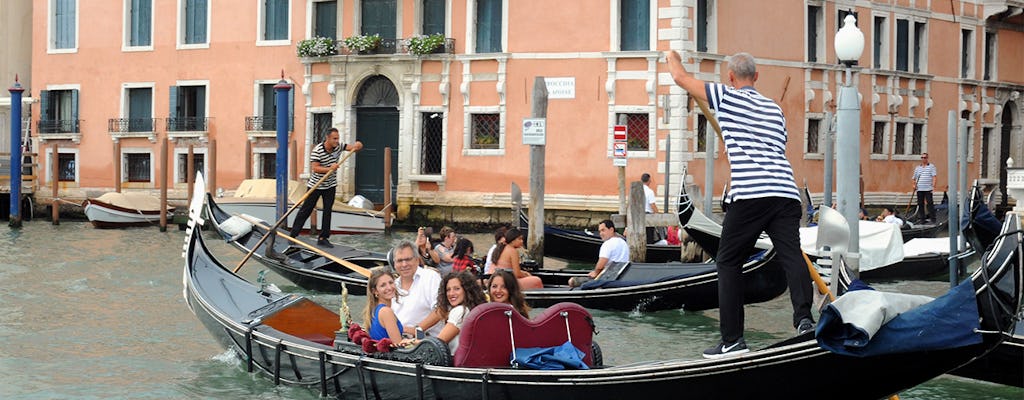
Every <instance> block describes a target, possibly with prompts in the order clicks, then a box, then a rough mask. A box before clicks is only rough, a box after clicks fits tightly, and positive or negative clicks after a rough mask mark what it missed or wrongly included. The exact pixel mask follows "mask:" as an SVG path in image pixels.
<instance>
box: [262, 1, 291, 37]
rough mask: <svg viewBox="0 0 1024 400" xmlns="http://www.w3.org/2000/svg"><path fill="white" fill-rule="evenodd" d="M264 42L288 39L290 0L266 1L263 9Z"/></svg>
mask: <svg viewBox="0 0 1024 400" xmlns="http://www.w3.org/2000/svg"><path fill="white" fill-rule="evenodd" d="M263 9H264V11H265V13H266V15H265V16H264V27H263V35H264V37H263V38H264V40H284V39H287V38H288V0H266V1H265V2H264V7H263Z"/></svg>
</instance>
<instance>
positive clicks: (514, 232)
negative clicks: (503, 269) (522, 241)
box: [491, 228, 523, 265]
mask: <svg viewBox="0 0 1024 400" xmlns="http://www.w3.org/2000/svg"><path fill="white" fill-rule="evenodd" d="M520 236H523V233H522V232H520V231H519V229H518V228H511V229H509V230H508V231H506V232H505V243H498V245H497V246H496V247H494V251H492V252H491V260H493V261H494V265H498V259H499V258H501V252H502V251H505V246H508V245H509V244H511V243H512V242H513V241H514V240H516V239H518V238H519V237H520Z"/></svg>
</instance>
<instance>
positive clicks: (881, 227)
mask: <svg viewBox="0 0 1024 400" xmlns="http://www.w3.org/2000/svg"><path fill="white" fill-rule="evenodd" d="M859 228H860V251H859V252H860V270H861V271H866V270H870V269H873V268H877V267H882V266H886V265H890V264H895V263H897V262H900V261H902V260H903V257H905V256H906V254H904V252H903V234H902V233H901V232H900V228H899V226H897V225H896V224H889V223H885V222H874V221H860V226H859ZM817 241H818V227H817V226H813V227H807V228H800V248H801V249H803V250H804V252H805V253H807V254H808V255H813V256H818V257H826V256H831V254H830V252H826V251H824V249H819V248H818V247H817ZM947 247H948V246H947Z"/></svg>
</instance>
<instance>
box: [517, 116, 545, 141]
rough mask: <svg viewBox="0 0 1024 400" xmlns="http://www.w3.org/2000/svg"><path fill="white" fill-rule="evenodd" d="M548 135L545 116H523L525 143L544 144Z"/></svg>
mask: <svg viewBox="0 0 1024 400" xmlns="http://www.w3.org/2000/svg"><path fill="white" fill-rule="evenodd" d="M546 135H547V122H546V121H545V120H544V118H523V144H530V145H538V146H543V145H544V143H545V137H546Z"/></svg>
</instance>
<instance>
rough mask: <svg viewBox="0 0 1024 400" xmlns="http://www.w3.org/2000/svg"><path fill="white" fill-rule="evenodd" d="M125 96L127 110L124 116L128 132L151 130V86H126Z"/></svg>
mask: <svg viewBox="0 0 1024 400" xmlns="http://www.w3.org/2000/svg"><path fill="white" fill-rule="evenodd" d="M125 90H126V97H127V103H128V108H127V110H128V112H127V115H126V116H125V117H126V118H127V123H128V132H152V131H153V88H148V87H141V88H128V89H125Z"/></svg>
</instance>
